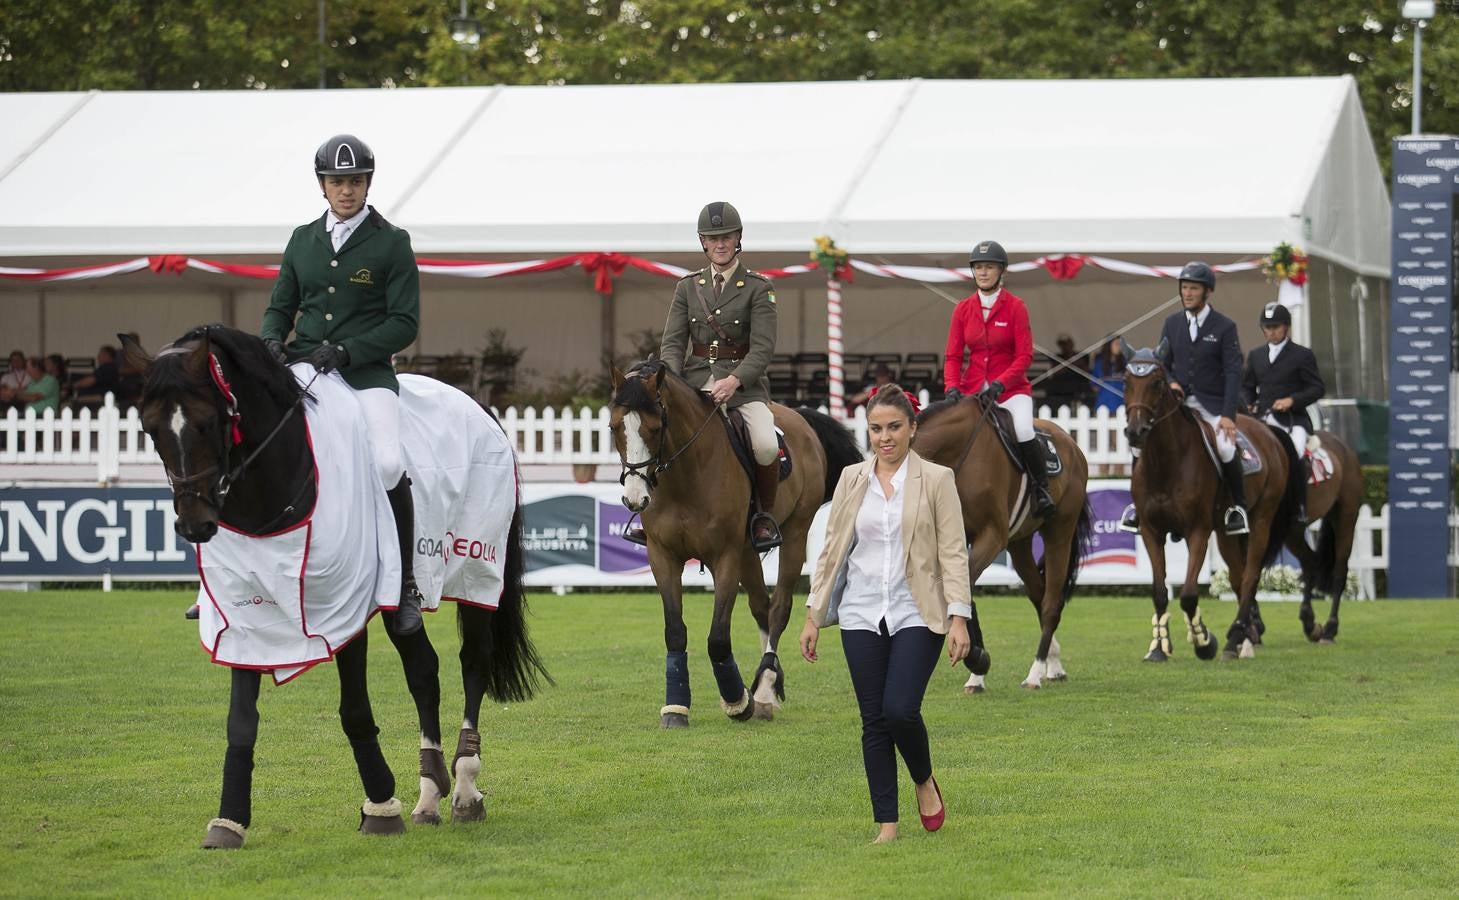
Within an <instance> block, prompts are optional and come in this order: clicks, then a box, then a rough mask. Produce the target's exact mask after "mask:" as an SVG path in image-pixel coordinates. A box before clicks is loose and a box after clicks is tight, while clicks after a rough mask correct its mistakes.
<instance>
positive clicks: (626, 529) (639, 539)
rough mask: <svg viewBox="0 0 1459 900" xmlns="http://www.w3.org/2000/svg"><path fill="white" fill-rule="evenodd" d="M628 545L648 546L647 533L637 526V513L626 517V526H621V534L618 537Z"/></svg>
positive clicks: (640, 526)
mask: <svg viewBox="0 0 1459 900" xmlns="http://www.w3.org/2000/svg"><path fill="white" fill-rule="evenodd" d="M619 537H621V538H623V539H624V540H625V541H627V542H628V543H630V544H637V545H638V546H640V547H647V546H648V532H646V531H644V530H643V526H642V525H640V524H638V513H634V514H633V515H631V516H629V517H628V524H627V525H625V526H623V533H622V534H620V535H619Z"/></svg>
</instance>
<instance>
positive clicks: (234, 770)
mask: <svg viewBox="0 0 1459 900" xmlns="http://www.w3.org/2000/svg"><path fill="white" fill-rule="evenodd" d="M252 817H253V747H251V746H249V747H229V748H228V751H227V753H226V754H225V755H224V757H223V798H222V800H221V801H220V802H219V803H218V818H219V819H222V820H224V821H229V822H237V823H238V825H239V827H241V828H247V827H248V826H249V824H250V822H251V820H252ZM209 827H210V828H211V827H212V826H211V825H210V826H209Z"/></svg>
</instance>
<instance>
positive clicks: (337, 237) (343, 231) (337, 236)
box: [329, 222, 350, 251]
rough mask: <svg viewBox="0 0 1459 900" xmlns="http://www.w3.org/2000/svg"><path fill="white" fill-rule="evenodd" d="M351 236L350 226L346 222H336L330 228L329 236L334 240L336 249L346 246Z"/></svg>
mask: <svg viewBox="0 0 1459 900" xmlns="http://www.w3.org/2000/svg"><path fill="white" fill-rule="evenodd" d="M349 236H350V226H348V225H346V224H345V223H344V222H335V223H334V227H333V228H331V229H330V233H329V237H330V239H331V240H332V241H333V242H334V249H335V250H336V251H338V250H339V248H340V247H343V246H344V242H345V240H346V239H347V238H348V237H349Z"/></svg>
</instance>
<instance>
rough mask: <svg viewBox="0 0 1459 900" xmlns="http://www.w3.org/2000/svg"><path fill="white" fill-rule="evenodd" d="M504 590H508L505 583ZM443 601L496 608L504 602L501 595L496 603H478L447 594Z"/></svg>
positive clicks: (482, 607) (480, 607)
mask: <svg viewBox="0 0 1459 900" xmlns="http://www.w3.org/2000/svg"><path fill="white" fill-rule="evenodd" d="M502 590H503V591H505V590H506V586H505V585H503V587H502ZM441 602H442V603H445V602H451V603H464V604H466V605H467V606H474V607H476V608H477V609H496V608H497V607H499V606H501V604H502V601H501V597H500V596H498V597H497V601H496V602H495V603H476V602H475V601H472V600H466V599H463V598H461V597H445V596H443V597H441ZM431 612H435V610H434V609H433V610H431Z"/></svg>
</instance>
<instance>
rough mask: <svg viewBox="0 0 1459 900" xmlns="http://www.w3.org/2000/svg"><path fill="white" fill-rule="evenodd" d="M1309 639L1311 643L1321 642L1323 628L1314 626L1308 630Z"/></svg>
mask: <svg viewBox="0 0 1459 900" xmlns="http://www.w3.org/2000/svg"><path fill="white" fill-rule="evenodd" d="M1307 640H1308V641H1310V642H1311V643H1314V644H1316V643H1319V642H1321V640H1322V629H1321V628H1313V629H1312V630H1311V631H1309V632H1307Z"/></svg>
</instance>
